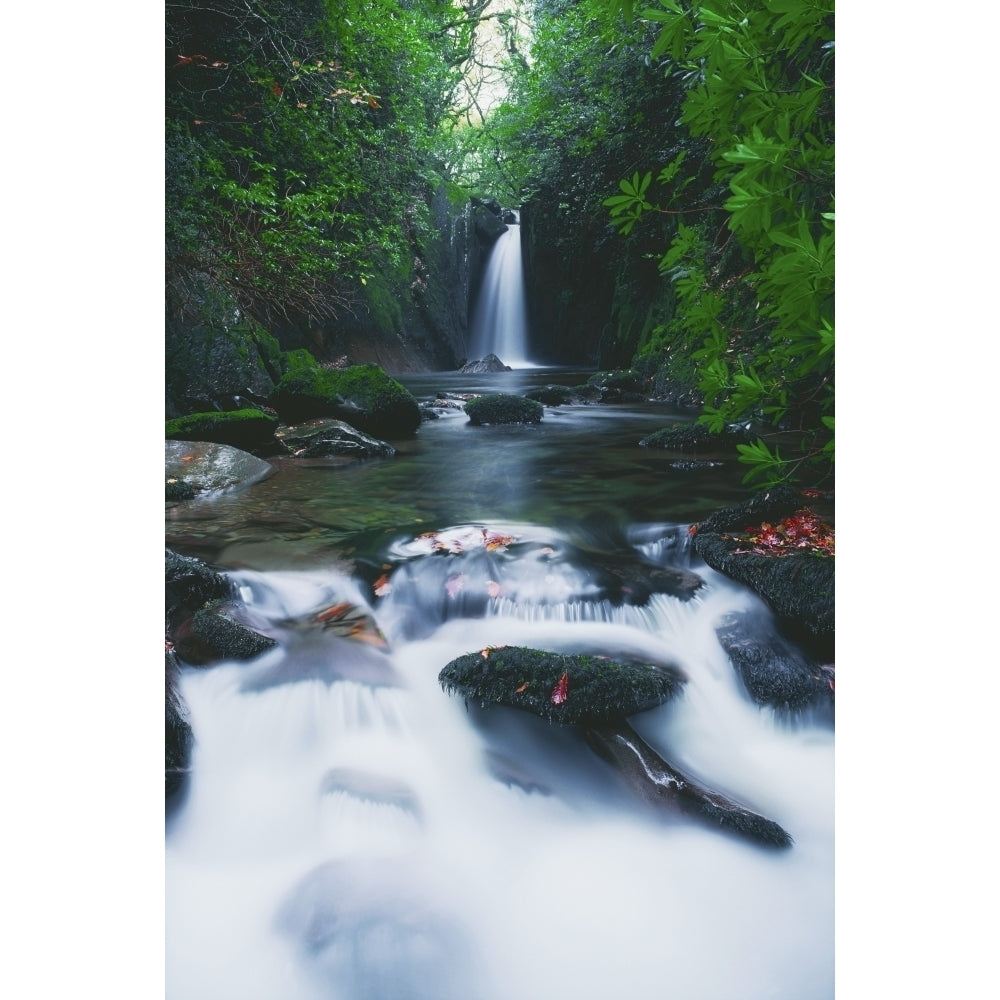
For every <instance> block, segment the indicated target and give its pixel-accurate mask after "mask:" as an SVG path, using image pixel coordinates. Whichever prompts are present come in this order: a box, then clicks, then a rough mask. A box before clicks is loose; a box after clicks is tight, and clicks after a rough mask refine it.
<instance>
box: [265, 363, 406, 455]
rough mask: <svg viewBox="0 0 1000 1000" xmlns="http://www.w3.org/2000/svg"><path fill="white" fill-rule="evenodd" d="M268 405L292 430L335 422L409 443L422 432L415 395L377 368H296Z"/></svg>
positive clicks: (285, 376)
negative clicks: (311, 422)
mask: <svg viewBox="0 0 1000 1000" xmlns="http://www.w3.org/2000/svg"><path fill="white" fill-rule="evenodd" d="M269 402H270V405H272V406H273V407H274V408H275V409H276V410H277V411H278V413H279V414H280V416H281V419H282V420H283V421H284V422H285V423H288V424H297V423H302V422H303V421H306V420H312V419H314V418H316V417H335V418H336V419H338V420H343V421H345V422H346V423H349V424H350V425H351V426H352V427H356V428H357V429H358V430H360V431H364V432H365V433H366V434H372V435H374V436H376V437H386V438H400V437H409V436H411V435H412V434H413V433H414V432H415V431H416V429H417V428H418V427H419V426H420V407H419V404H418V403H417V400H416V399H415V398H414V396H413V394H412V393H410V391H409V390H408V389H406V388H405V387H404V386H403V385H402V384H401V383H399V382H398V381H396V379H394V378H392V377H391V376H389V375H387V374H386V373H385V372H384V371H383V370H382V369H381V368H380V367H379V366H378V365H373V364H366V365H352V366H350V367H349V368H342V369H334V368H319V367H317V368H313V367H308V366H303V367H297V368H294V369H292V370H291V371H288V372H286V374H285V375H284V376H283V377H282V379H281V381H280V382H279V383H278V385H277V386H276V388H275V390H274V392H273V393H272V394H271V397H270V400H269Z"/></svg>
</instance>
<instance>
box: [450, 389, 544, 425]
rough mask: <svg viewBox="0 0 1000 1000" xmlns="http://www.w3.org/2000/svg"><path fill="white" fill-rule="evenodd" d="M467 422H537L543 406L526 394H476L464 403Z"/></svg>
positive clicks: (478, 423) (539, 419)
mask: <svg viewBox="0 0 1000 1000" xmlns="http://www.w3.org/2000/svg"><path fill="white" fill-rule="evenodd" d="M465 412H466V413H467V414H468V415H469V422H470V423H472V424H476V425H481V424H537V423H539V422H540V421H541V419H542V413H543V412H544V407H543V406H542V404H541V403H539V402H537V401H536V400H534V399H528V398H527V396H512V395H509V394H508V393H505V392H498V393H493V394H491V395H487V396H477V397H476V398H475V399H470V400H469V401H468V402H467V403H466V404H465Z"/></svg>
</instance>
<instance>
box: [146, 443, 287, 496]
mask: <svg viewBox="0 0 1000 1000" xmlns="http://www.w3.org/2000/svg"><path fill="white" fill-rule="evenodd" d="M164 471H165V473H166V498H167V500H182V499H188V498H190V497H193V496H197V495H200V494H205V493H222V492H228V491H233V490H240V489H245V488H246V487H248V486H252V485H253V484H254V483H259V482H260V481H261V480H262V479H266V478H267V477H268V476H270V475H273V473H274V466H273V465H271V464H270V463H269V462H265V461H263V460H262V459H260V458H256V457H255V456H253V455H251V454H249V452H245V451H242V450H241V449H239V448H234V447H232V446H231V445H227V444H215V443H212V442H207V441H167V442H166V455H165V464H164Z"/></svg>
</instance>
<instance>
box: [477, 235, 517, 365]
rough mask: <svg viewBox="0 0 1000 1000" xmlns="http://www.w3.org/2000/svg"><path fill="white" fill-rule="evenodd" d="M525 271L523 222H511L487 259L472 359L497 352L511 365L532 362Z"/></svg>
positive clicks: (480, 293)
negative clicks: (529, 347)
mask: <svg viewBox="0 0 1000 1000" xmlns="http://www.w3.org/2000/svg"><path fill="white" fill-rule="evenodd" d="M522 272H523V268H522V264H521V226H520V225H519V224H518V223H511V224H510V225H508V226H507V232H505V233H504V234H503V235H502V236H501V237H500V238H499V239H498V240H497V241H496V243H494V244H493V248H492V250H491V251H490V256H489V260H488V261H487V262H486V273H485V275H484V276H483V284H482V287H481V288H480V291H479V299H478V301H477V303H476V309H475V314H474V316H473V322H472V338H471V342H470V344H469V351H470V352H471V354H470V357H471V358H472V359H478V358H484V357H486V355H487V354H495V355H496V356H497V357H498V358H500V360H501V361H503V362H504V364H506V365H509V366H510V367H511V368H525V367H529V366H530V365H531V363H532V362H531V360H530V358H529V354H528V314H527V307H526V305H525V297H524V281H523V273H522Z"/></svg>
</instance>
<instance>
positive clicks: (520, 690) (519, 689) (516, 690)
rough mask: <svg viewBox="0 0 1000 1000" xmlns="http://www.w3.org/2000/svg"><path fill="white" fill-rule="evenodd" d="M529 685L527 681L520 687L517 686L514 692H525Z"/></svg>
mask: <svg viewBox="0 0 1000 1000" xmlns="http://www.w3.org/2000/svg"><path fill="white" fill-rule="evenodd" d="M527 687H528V682H527V681H525V682H524V683H523V684H522V685H521V686H520V687H519V688H515V690H514V694H524V692H525V689H526V688H527Z"/></svg>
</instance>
